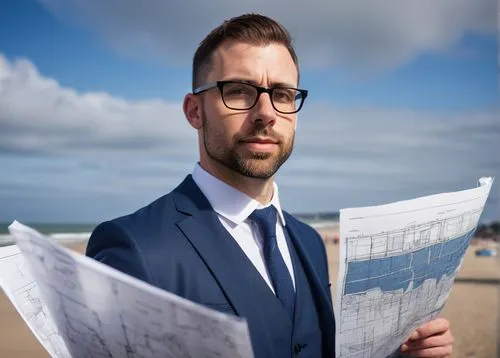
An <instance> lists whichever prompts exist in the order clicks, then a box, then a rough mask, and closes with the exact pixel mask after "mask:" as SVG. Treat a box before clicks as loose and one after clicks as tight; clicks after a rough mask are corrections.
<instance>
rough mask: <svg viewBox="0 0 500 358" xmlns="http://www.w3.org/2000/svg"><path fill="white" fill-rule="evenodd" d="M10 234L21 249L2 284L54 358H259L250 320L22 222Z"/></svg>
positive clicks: (0, 263)
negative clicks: (145, 278)
mask: <svg viewBox="0 0 500 358" xmlns="http://www.w3.org/2000/svg"><path fill="white" fill-rule="evenodd" d="M9 230H10V231H11V233H12V235H14V237H15V239H16V243H17V245H16V246H14V247H8V249H9V250H10V251H11V252H7V251H5V250H3V249H2V251H0V284H1V285H2V288H3V289H4V291H5V292H7V294H8V296H9V298H10V300H11V301H12V302H13V304H14V306H16V308H17V309H18V311H20V313H21V315H22V317H23V318H24V320H25V321H26V323H27V324H28V325H29V326H30V328H31V329H32V330H33V332H34V333H35V335H36V337H37V338H38V339H39V340H40V342H41V343H42V344H43V345H44V347H45V348H46V349H47V350H48V351H49V353H50V354H51V355H52V356H54V357H76V358H79V357H85V358H87V357H88V358H90V357H95V358H99V357H103V358H104V357H128V358H140V357H141V358H142V357H165V358H184V357H185V358H188V357H206V358H215V357H217V358H224V357H228V358H229V357H231V358H238V357H241V358H249V357H253V353H252V348H251V344H250V336H249V331H248V325H247V322H246V321H245V320H244V319H241V318H239V317H235V316H232V315H227V314H224V313H221V312H218V311H214V310H211V309H209V308H206V307H204V306H201V305H198V304H196V303H193V302H190V301H188V300H186V299H183V298H181V297H178V296H175V295H173V294H171V293H169V292H166V291H163V290H160V289H158V288H156V287H153V286H151V285H149V284H147V283H145V282H143V281H140V280H137V279H135V278H133V277H130V276H128V275H125V274H123V273H121V272H119V271H117V270H114V269H112V268H110V267H108V266H106V265H104V264H101V263H99V262H97V261H95V260H93V259H90V258H88V257H85V256H83V255H81V254H78V253H75V252H72V251H70V250H68V249H66V248H64V247H62V246H60V245H58V244H57V243H55V242H54V241H53V240H52V239H50V238H47V237H44V236H43V235H41V234H39V233H38V232H36V231H35V230H33V229H31V228H29V227H27V226H24V225H22V224H20V223H18V222H14V223H13V224H12V225H10V226H9ZM17 248H18V249H17ZM19 251H20V252H21V253H22V256H21V255H20V254H19ZM23 259H24V260H23ZM20 267H21V269H20V270H19V268H20ZM12 275H14V276H12ZM16 275H17V278H15V276H16ZM9 277H13V279H12V280H8V278H9ZM19 278H22V280H20V279H19Z"/></svg>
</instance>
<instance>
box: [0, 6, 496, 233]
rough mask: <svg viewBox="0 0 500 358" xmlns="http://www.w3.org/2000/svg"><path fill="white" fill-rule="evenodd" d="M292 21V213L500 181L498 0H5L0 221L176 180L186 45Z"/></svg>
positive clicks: (55, 214)
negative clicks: (295, 109) (300, 103)
mask: <svg viewBox="0 0 500 358" xmlns="http://www.w3.org/2000/svg"><path fill="white" fill-rule="evenodd" d="M246 12H259V13H263V14H265V15H268V16H271V17H274V18H275V19H277V20H278V21H280V22H281V23H283V24H284V25H285V26H286V27H287V28H288V30H289V31H290V33H291V35H292V37H293V39H294V45H295V47H296V51H297V54H298V57H299V60H300V64H301V87H302V88H307V89H308V90H309V96H308V98H307V101H306V104H305V106H304V108H303V109H302V111H301V112H300V114H299V119H298V128H297V132H296V140H295V143H296V144H295V148H294V152H293V154H292V156H291V158H290V159H289V161H288V162H287V163H286V164H285V165H284V166H283V167H282V168H281V170H280V172H279V174H278V176H277V178H276V180H277V183H278V185H279V190H280V199H281V202H282V206H283V207H284V209H286V210H287V211H289V212H292V213H304V212H319V211H337V210H339V209H342V208H350V207H357V206H368V205H380V204H386V203H389V202H392V201H399V200H406V199H412V198H416V197H420V196H426V195H432V194H437V193H441V192H450V191H457V190H464V189H469V188H472V187H475V186H476V185H477V181H478V179H479V178H480V177H482V176H493V177H496V178H497V180H496V181H495V183H494V185H493V188H492V192H491V194H490V198H489V199H488V201H487V204H486V208H485V210H484V212H483V217H482V221H486V222H487V221H491V220H495V219H500V189H499V188H500V183H499V180H500V154H498V153H500V110H499V109H500V105H499V104H500V96H499V94H500V93H499V78H500V77H499V72H498V69H499V64H500V56H499V48H498V47H499V41H498V31H499V30H498V29H499V26H498V15H499V10H498V8H497V4H496V0H474V1H470V0H441V1H435V0H419V1H411V2H402V1H399V0H365V1H350V0H338V1H335V2H325V1H321V0H309V1H308V2H305V1H300V2H299V1H295V0H275V1H273V2H265V1H262V0H255V1H251V2H250V1H249V2H228V1H223V0H212V1H209V2H208V1H201V0H186V1H183V2H182V3H181V2H171V1H161V0H150V1H139V0H136V1H134V0H108V1H100V0H71V1H70V0H39V1H34V0H32V1H31V0H6V1H3V2H2V6H1V10H0V222H1V221H4V222H10V221H12V220H18V221H21V222H89V223H96V222H101V221H104V220H108V219H111V218H114V217H116V216H120V215H124V214H128V213H130V212H132V211H135V210H136V209H138V208H139V207H141V206H143V205H146V204H148V203H149V202H151V201H153V200H155V199H156V198H157V197H159V196H161V195H164V194H165V193H168V192H169V191H171V190H172V189H174V188H175V187H176V186H177V185H178V184H179V183H180V181H182V180H183V179H184V177H185V176H186V175H187V174H189V173H191V171H192V169H193V166H194V165H195V163H196V161H197V159H198V152H197V150H198V149H197V141H196V132H195V130H194V129H192V128H191V127H190V126H189V124H188V123H187V121H186V120H185V118H184V115H183V112H182V100H183V97H184V95H185V94H186V93H187V92H189V91H190V83H191V60H192V55H193V53H194V51H195V49H196V47H197V45H198V43H199V42H200V41H201V40H202V39H203V37H204V36H205V35H206V34H207V33H208V32H209V31H210V30H211V29H212V28H213V27H215V26H218V25H219V24H220V23H222V21H224V20H225V19H228V18H230V17H232V16H237V15H240V14H242V13H246Z"/></svg>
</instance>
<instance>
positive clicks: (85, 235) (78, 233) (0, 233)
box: [0, 215, 338, 246]
mask: <svg viewBox="0 0 500 358" xmlns="http://www.w3.org/2000/svg"><path fill="white" fill-rule="evenodd" d="M297 217H298V218H299V219H300V220H302V221H304V222H305V223H307V224H309V225H311V226H312V227H314V228H316V229H323V228H329V227H337V225H338V217H327V218H326V217H311V216H306V215H304V216H303V217H301V216H300V215H297ZM10 224H11V223H0V246H7V245H13V244H14V243H15V242H14V238H13V237H12V235H11V234H10V233H9V229H8V227H9V225H10ZM22 224H23V225H26V226H29V227H31V228H33V229H35V230H37V231H38V232H40V233H42V234H44V235H46V236H49V237H51V238H53V239H56V240H57V241H58V242H60V243H61V244H72V243H79V242H86V241H87V240H88V239H89V238H90V234H91V233H92V231H93V230H94V228H95V227H96V226H97V224H91V223H64V224H62V223H60V224H57V223H29V222H22Z"/></svg>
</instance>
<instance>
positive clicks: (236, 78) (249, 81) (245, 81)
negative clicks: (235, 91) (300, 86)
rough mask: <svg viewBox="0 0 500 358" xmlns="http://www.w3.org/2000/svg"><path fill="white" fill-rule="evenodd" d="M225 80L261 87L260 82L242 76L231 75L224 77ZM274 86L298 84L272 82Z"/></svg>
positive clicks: (290, 86)
mask: <svg viewBox="0 0 500 358" xmlns="http://www.w3.org/2000/svg"><path fill="white" fill-rule="evenodd" d="M224 81H236V82H244V83H249V84H252V85H255V86H259V87H261V85H260V83H257V82H256V81H254V80H251V79H245V78H241V77H230V78H226V79H224ZM272 87H289V88H296V86H295V85H292V84H290V83H286V82H271V88H272Z"/></svg>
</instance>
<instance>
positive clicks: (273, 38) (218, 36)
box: [192, 13, 299, 90]
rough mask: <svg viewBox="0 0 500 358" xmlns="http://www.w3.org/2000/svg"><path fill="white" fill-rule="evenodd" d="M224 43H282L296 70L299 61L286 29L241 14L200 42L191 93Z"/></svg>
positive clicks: (225, 22)
mask: <svg viewBox="0 0 500 358" xmlns="http://www.w3.org/2000/svg"><path fill="white" fill-rule="evenodd" d="M226 40H236V41H241V42H245V43H249V44H255V45H267V44H270V43H278V44H281V45H283V46H285V47H286V48H287V49H288V51H289V52H290V55H291V56H292V60H293V62H294V63H295V65H296V66H297V72H298V71H299V61H298V59H297V55H296V53H295V50H294V49H293V46H292V40H291V37H290V34H289V32H288V30H287V29H286V28H285V27H283V26H282V25H281V24H280V23H278V22H277V21H275V20H273V19H271V18H269V17H267V16H264V15H260V14H254V13H250V14H244V15H240V16H237V17H233V18H231V19H229V20H226V21H224V22H223V23H222V24H221V25H220V26H218V27H216V28H215V29H213V30H212V31H211V32H210V33H209V34H208V35H207V37H205V38H204V39H203V41H202V42H201V43H200V45H199V46H198V48H197V49H196V52H195V54H194V58H193V83H192V86H193V90H194V89H195V88H196V87H198V86H200V85H202V84H203V83H201V82H202V81H203V80H204V77H205V76H206V74H207V73H208V71H209V70H210V65H211V60H212V55H213V53H214V52H215V50H216V49H217V48H218V47H219V46H220V45H221V44H222V43H223V42H224V41H226Z"/></svg>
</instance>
